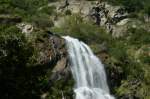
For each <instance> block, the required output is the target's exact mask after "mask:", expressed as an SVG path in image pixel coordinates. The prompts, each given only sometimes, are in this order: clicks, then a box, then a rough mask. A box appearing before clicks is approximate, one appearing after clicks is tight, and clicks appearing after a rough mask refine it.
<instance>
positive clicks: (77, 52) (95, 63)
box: [63, 36, 114, 99]
mask: <svg viewBox="0 0 150 99" xmlns="http://www.w3.org/2000/svg"><path fill="white" fill-rule="evenodd" d="M63 38H64V39H65V40H66V44H67V50H68V53H69V59H70V63H71V66H70V67H71V71H72V74H73V78H74V80H75V83H76V84H75V87H74V92H75V94H76V97H75V99H114V97H112V96H111V95H110V94H109V88H108V85H107V79H106V74H105V70H104V66H103V64H102V63H101V61H100V60H99V59H98V58H97V57H96V56H95V55H94V54H93V52H92V50H91V49H90V48H89V47H88V45H86V44H85V43H83V42H81V41H79V40H78V39H75V38H72V37H69V36H64V37H63Z"/></svg>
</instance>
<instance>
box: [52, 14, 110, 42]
mask: <svg viewBox="0 0 150 99" xmlns="http://www.w3.org/2000/svg"><path fill="white" fill-rule="evenodd" d="M52 31H53V32H56V33H58V34H59V35H69V36H72V37H76V38H78V39H79V40H82V41H84V42H86V43H95V42H97V43H102V42H103V41H104V40H107V39H109V37H110V36H108V35H107V34H106V32H105V30H104V29H103V28H101V27H99V26H96V25H92V24H91V22H86V21H84V20H83V19H82V17H81V16H79V15H72V16H68V17H67V18H66V19H65V23H64V24H62V26H61V27H60V28H53V29H52Z"/></svg>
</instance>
